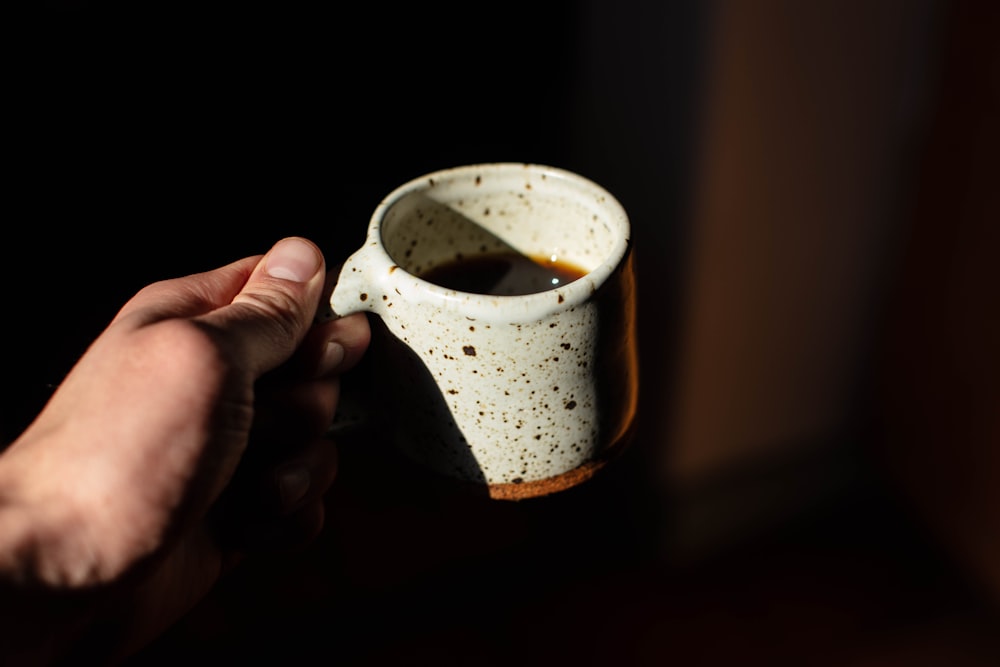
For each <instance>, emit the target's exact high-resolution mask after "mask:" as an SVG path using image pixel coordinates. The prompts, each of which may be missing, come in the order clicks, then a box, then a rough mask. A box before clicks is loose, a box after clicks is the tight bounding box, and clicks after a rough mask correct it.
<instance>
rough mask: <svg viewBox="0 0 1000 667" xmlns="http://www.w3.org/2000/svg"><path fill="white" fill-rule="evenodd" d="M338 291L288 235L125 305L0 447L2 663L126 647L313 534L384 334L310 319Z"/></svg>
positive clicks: (110, 657)
mask: <svg viewBox="0 0 1000 667" xmlns="http://www.w3.org/2000/svg"><path fill="white" fill-rule="evenodd" d="M330 287H331V285H330V284H329V278H328V276H327V274H326V266H325V261H324V259H323V255H322V253H321V252H320V250H319V249H318V248H317V247H316V246H315V245H314V244H313V243H311V242H310V241H308V240H306V239H301V238H290V239H285V240H283V241H281V242H279V243H278V244H276V245H275V247H274V248H272V249H271V251H270V252H269V253H268V254H267V255H264V256H255V257H248V258H245V259H242V260H240V261H237V262H234V263H232V264H230V265H228V266H224V267H221V268H218V269H216V270H213V271H208V272H205V273H201V274H196V275H190V276H186V277H183V278H178V279H174V280H168V281H163V282H159V283H155V284H152V285H149V286H147V287H145V288H144V289H142V290H141V291H140V292H139V293H138V294H136V295H135V296H134V297H133V298H132V299H131V300H129V301H128V303H126V304H125V306H124V307H123V308H122V309H121V310H120V312H119V313H118V314H117V316H116V317H115V318H114V320H113V321H112V322H111V323H110V325H109V326H108V327H107V329H105V331H104V332H102V334H101V335H100V336H99V337H98V338H97V339H96V340H95V341H94V342H93V344H92V345H91V347H90V348H89V349H88V350H87V352H86V353H85V354H84V355H83V357H82V358H81V359H80V360H79V362H78V363H77V364H76V366H75V367H74V368H73V369H72V370H71V372H70V373H69V374H68V375H67V377H66V378H65V380H64V382H63V383H62V384H61V385H60V386H59V387H58V389H57V390H56V391H55V393H54V394H53V396H52V397H51V399H50V401H49V402H48V403H47V405H46V406H45V407H44V409H43V410H42V412H41V413H40V414H39V415H38V417H37V418H36V419H35V421H34V422H33V423H32V424H31V425H30V426H29V427H28V429H27V430H26V431H25V432H24V433H23V434H22V435H21V436H20V437H19V438H18V439H17V440H16V441H15V442H14V443H13V444H12V445H11V446H10V447H8V448H7V449H6V450H5V451H4V452H3V453H2V454H0V622H2V624H3V627H4V628H5V633H3V636H0V663H2V664H43V663H49V662H52V661H57V660H63V659H67V658H80V657H86V658H89V659H97V660H101V661H103V662H116V661H120V660H122V659H124V658H125V657H127V656H128V655H130V654H132V653H134V652H135V651H137V650H138V649H139V648H141V647H142V646H144V645H146V644H147V643H148V642H149V641H151V640H152V639H153V638H155V637H156V636H158V635H159V634H160V633H162V632H163V631H164V630H165V629H166V628H168V627H169V626H170V625H172V624H173V623H174V622H175V621H176V620H177V619H178V618H180V617H181V616H182V615H183V614H184V613H185V612H187V611H188V610H190V609H191V608H192V607H193V606H194V605H195V604H197V602H198V601H199V600H201V599H202V598H203V597H204V596H205V595H206V594H207V593H208V592H209V590H210V589H211V588H212V587H213V586H214V585H215V584H216V583H217V582H218V580H219V578H220V577H222V576H224V574H225V573H226V572H227V571H228V570H229V569H230V568H232V567H234V566H235V565H237V564H238V563H239V562H240V561H241V560H242V559H243V558H245V557H247V556H248V555H252V554H253V553H254V552H255V551H260V550H273V549H287V548H296V547H300V546H302V545H304V544H307V543H308V542H309V541H311V540H312V539H313V538H314V537H316V535H317V534H318V533H319V531H320V530H321V529H322V526H323V520H324V516H323V502H322V498H323V495H324V493H325V492H326V491H327V489H328V488H329V486H330V485H331V484H332V483H333V481H334V478H335V476H336V472H337V450H336V447H335V446H334V443H332V442H331V441H330V440H329V439H327V438H326V437H324V435H325V432H326V430H327V427H328V425H329V424H330V422H331V420H332V418H333V415H334V412H335V410H336V406H337V401H338V398H339V389H340V385H339V379H338V378H339V376H340V375H341V374H342V373H344V372H345V371H347V370H349V369H350V368H352V367H353V366H354V365H355V364H356V363H357V362H358V361H359V360H360V358H361V356H362V355H363V354H364V352H365V350H366V348H367V346H368V342H369V336H370V332H369V329H368V323H367V320H366V319H365V318H364V316H363V315H356V316H351V317H346V318H342V319H339V320H333V321H328V322H322V323H317V322H316V321H315V316H316V312H317V307H318V306H319V304H320V303H321V302H322V300H323V299H324V298H328V295H329V289H330Z"/></svg>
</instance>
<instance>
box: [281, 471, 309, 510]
mask: <svg viewBox="0 0 1000 667" xmlns="http://www.w3.org/2000/svg"><path fill="white" fill-rule="evenodd" d="M277 479H278V493H279V495H280V497H281V506H282V508H283V509H289V508H291V507H292V506H294V505H295V503H297V502H299V501H300V500H302V499H303V498H305V495H306V493H308V491H309V484H310V476H309V469H308V468H307V467H306V466H304V465H302V464H301V463H290V464H288V465H286V466H285V467H284V468H282V469H281V470H280V471H279V472H278V474H277Z"/></svg>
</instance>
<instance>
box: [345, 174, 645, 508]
mask: <svg viewBox="0 0 1000 667" xmlns="http://www.w3.org/2000/svg"><path fill="white" fill-rule="evenodd" d="M629 232H630V227H629V220H628V216H627V215H626V212H625V210H624V209H623V208H622V206H621V204H620V203H619V202H618V201H617V200H616V199H615V198H614V197H613V196H612V195H611V194H610V193H608V192H607V191H606V190H604V189H603V188H602V187H600V186H599V185H597V184H595V183H593V182H592V181H590V180H588V179H586V178H584V177H582V176H580V175H578V174H575V173H572V172H569V171H566V170H562V169H557V168H553V167H547V166H541V165H534V164H521V163H493V164H480V165H469V166H461V167H456V168H451V169H445V170H442V171H438V172H435V173H432V174H428V175H425V176H422V177H419V178H416V179H414V180H412V181H410V182H408V183H406V184H404V185H402V186H400V187H398V188H397V189H396V190H394V191H393V192H392V193H390V194H389V195H388V196H387V197H386V198H385V199H384V200H383V201H382V202H381V203H380V204H379V205H378V207H377V208H376V209H375V211H374V213H373V215H372V218H371V222H370V225H369V228H368V233H367V238H366V241H365V244H364V245H363V246H362V247H361V248H360V249H358V250H357V251H356V252H355V253H354V254H352V255H351V256H350V257H349V258H348V259H347V261H346V262H345V263H344V265H343V267H342V269H341V271H340V273H339V276H338V277H337V282H336V285H335V286H334V289H333V292H332V295H331V298H330V307H331V309H332V313H331V315H332V316H343V315H348V314H350V313H355V312H359V311H365V312H369V313H372V314H374V315H376V316H377V317H373V318H371V321H372V323H373V339H372V344H371V347H370V349H369V351H368V354H369V355H370V356H371V357H372V360H373V368H374V370H373V373H374V374H375V377H374V378H373V384H374V386H375V388H376V391H375V396H376V397H377V398H376V403H377V405H375V406H374V407H375V415H376V417H375V419H376V422H375V423H376V425H377V427H379V428H386V429H390V430H391V431H392V440H393V442H394V443H395V445H396V446H397V447H398V448H399V449H400V451H402V452H403V453H404V454H405V455H406V456H407V457H408V458H409V459H412V460H413V461H415V462H417V463H419V464H421V465H423V466H425V467H427V468H428V469H430V470H432V471H436V472H437V473H440V474H441V475H443V476H445V477H446V478H450V479H452V480H458V481H462V482H467V483H469V484H471V485H473V486H474V487H478V488H479V489H481V490H483V491H484V492H486V493H488V494H489V495H490V496H491V497H493V498H501V499H510V500H519V499H523V498H529V497H534V496H541V495H546V494H549V493H552V492H554V491H559V490H561V489H565V488H569V487H571V486H574V485H576V484H579V483H580V482H582V481H584V480H587V479H589V478H590V477H592V476H593V474H594V473H595V472H597V471H598V470H599V469H601V468H602V467H603V466H604V465H605V464H606V463H607V462H608V461H610V460H612V459H613V458H614V457H615V456H616V455H617V454H619V453H620V452H621V450H622V449H623V448H624V447H625V446H626V445H627V444H628V441H629V439H630V436H631V433H632V427H633V424H634V421H635V415H636V405H637V394H638V357H637V355H638V352H637V342H636V330H635V274H634V268H633V253H632V248H631V241H630V233H629ZM510 252H515V253H519V254H521V255H523V256H527V257H532V258H540V259H541V261H540V264H541V265H545V264H548V263H556V264H568V265H572V266H575V267H577V268H578V269H580V270H581V273H582V276H581V277H579V278H576V279H574V280H572V281H571V282H565V280H564V281H563V282H560V283H558V284H548V285H544V286H533V287H532V288H531V289H532V290H535V289H540V290H541V291H532V292H531V293H526V294H520V293H511V294H508V293H507V292H511V290H513V288H511V287H509V286H508V287H504V286H503V281H500V282H501V286H499V287H497V286H496V285H493V286H492V287H493V290H492V291H494V292H500V293H499V294H498V293H483V292H487V291H490V288H491V286H489V285H487V286H482V287H474V288H473V287H464V288H462V289H456V288H454V287H451V288H449V287H446V286H442V285H441V284H437V283H436V282H432V281H431V276H430V275H429V274H428V272H429V271H432V270H440V269H441V268H442V266H444V265H449V264H450V265H452V267H453V268H454V269H455V270H454V271H453V272H452V273H453V274H454V275H457V276H458V277H459V278H464V279H467V278H469V276H480V273H481V272H480V270H481V269H483V268H484V267H486V268H490V267H491V266H492V267H495V265H496V262H492V263H491V262H490V261H488V260H489V258H496V257H498V256H499V255H500V254H503V253H510ZM456 267H457V268H456ZM456 272H457V273H456ZM466 274H468V275H466ZM498 275H499V273H498V274H490V276H492V277H495V276H498ZM545 275H546V280H548V274H545ZM480 277H481V276H480ZM434 280H437V279H434ZM465 290H470V291H465ZM504 290H506V291H504Z"/></svg>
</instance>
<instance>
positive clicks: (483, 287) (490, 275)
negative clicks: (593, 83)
mask: <svg viewBox="0 0 1000 667" xmlns="http://www.w3.org/2000/svg"><path fill="white" fill-rule="evenodd" d="M586 273H587V272H586V271H584V270H583V269H581V268H580V267H578V266H574V265H573V264H570V263H568V262H564V261H561V260H558V259H555V260H553V259H549V258H541V257H529V256H527V255H522V254H520V253H518V252H506V251H505V252H495V253H487V254H483V255H475V256H472V257H463V258H460V259H455V260H451V261H449V262H446V263H444V264H439V265H437V266H435V267H433V268H431V269H429V270H427V271H425V272H423V273H421V274H420V278H422V279H424V280H426V281H427V282H431V283H434V284H435V285H439V286H441V287H445V288H448V289H453V290H458V291H460V292H469V293H472V294H492V295H494V296H520V295H523V294H535V293H536V292H544V291H546V290H550V289H555V288H557V287H562V286H563V285H567V284H569V283H571V282H573V281H574V280H576V279H578V278H582V277H583V276H584V275H586Z"/></svg>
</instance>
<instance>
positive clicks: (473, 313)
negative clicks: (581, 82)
mask: <svg viewBox="0 0 1000 667" xmlns="http://www.w3.org/2000/svg"><path fill="white" fill-rule="evenodd" d="M515 170H522V171H524V172H526V173H529V174H531V175H535V176H543V175H544V177H546V178H551V177H555V178H557V179H559V180H562V181H564V182H568V183H571V184H574V185H575V186H577V187H581V188H582V189H585V190H590V191H592V192H593V193H594V194H595V195H596V196H597V197H598V199H599V204H600V207H601V208H602V209H604V210H605V211H607V213H608V216H607V219H608V221H609V222H610V223H611V224H612V225H614V226H615V227H616V228H617V231H618V232H619V233H618V234H616V235H615V238H614V240H613V243H612V247H611V249H610V251H609V252H608V253H607V254H606V255H605V256H604V257H603V258H602V260H601V261H600V263H599V264H598V265H597V266H595V267H594V268H593V269H591V270H589V271H588V272H587V273H585V274H584V275H583V276H581V277H580V278H578V279H576V280H574V281H572V282H569V283H566V284H565V285H561V286H559V287H555V288H553V289H549V290H544V291H541V292H533V293H530V294H518V295H493V294H483V293H477V292H463V291H460V290H455V289H450V288H447V287H442V286H440V285H437V284H435V283H432V282H430V281H428V280H425V279H423V278H421V277H419V276H417V275H416V274H413V273H410V272H409V271H407V270H406V269H404V268H403V267H402V266H399V264H397V263H396V261H395V260H394V259H393V258H392V256H391V255H390V254H389V252H388V250H386V248H385V245H384V243H383V241H382V238H381V228H382V222H383V221H384V219H385V216H386V213H387V212H388V211H389V210H390V209H391V208H392V207H393V205H395V204H396V203H397V202H399V201H400V200H402V199H403V198H404V197H406V196H407V195H409V194H412V193H415V192H420V191H426V190H429V189H431V188H433V187H434V186H435V185H438V184H440V182H447V181H449V180H453V179H455V178H458V177H461V176H465V175H467V174H469V173H470V172H477V171H479V172H494V173H499V172H514V171H515ZM435 181H437V183H436V182H435ZM366 244H367V245H369V246H370V247H372V246H374V247H375V248H376V249H377V250H378V259H379V260H380V261H379V263H380V264H382V265H383V266H382V267H381V268H382V269H383V270H382V271H379V272H378V273H380V274H381V275H383V276H386V275H390V274H393V273H397V272H401V273H402V274H403V275H404V276H406V277H407V278H408V279H410V280H412V284H413V287H414V288H415V289H413V290H407V291H408V292H412V293H408V294H407V295H406V298H407V299H408V300H410V301H413V300H419V301H420V302H422V303H425V304H427V305H434V306H436V307H440V308H445V309H447V310H455V311H458V310H461V311H462V312H464V313H466V314H467V315H469V316H470V317H475V318H477V319H480V318H482V319H496V318H497V314H498V309H497V308H496V306H497V305H501V304H502V305H503V306H504V307H505V308H504V309H500V310H502V311H503V317H502V319H504V320H505V321H508V320H511V318H512V316H514V317H515V319H520V318H516V315H514V314H515V313H517V312H519V313H521V314H522V315H523V316H524V317H525V319H531V320H534V319H538V318H539V317H544V316H545V315H546V314H548V313H553V312H558V311H561V310H566V309H567V308H571V307H573V306H575V305H579V304H581V303H584V302H585V301H586V300H587V299H589V298H590V296H591V295H592V294H593V293H594V292H596V291H597V290H598V289H599V288H600V287H601V285H603V284H604V283H605V282H606V281H607V280H608V278H609V277H610V276H611V275H612V274H613V272H614V271H615V270H616V268H617V267H618V266H620V265H621V264H622V262H623V261H624V259H625V258H626V256H627V255H628V253H629V251H630V249H631V245H632V240H631V224H630V221H629V218H628V214H627V212H626V211H625V208H624V207H623V206H622V204H621V202H620V201H619V200H618V199H617V198H616V197H615V196H614V195H613V194H612V193H611V192H610V191H608V190H607V189H606V188H605V187H603V186H602V185H600V184H598V183H597V182H595V181H593V180H591V179H589V178H587V177H586V176H583V175H581V174H579V173H576V172H573V171H569V170H567V169H563V168H560V167H554V166H551V165H545V164H539V163H532V162H483V163H475V164H466V165H460V166H454V167H447V168H444V169H438V170H436V171H432V172H428V173H426V174H423V175H421V176H417V177H416V178H412V179H410V180H409V181H407V182H405V183H403V184H401V185H399V186H397V187H396V188H395V189H393V190H392V191H391V192H390V193H389V194H387V195H386V196H385V197H383V199H382V200H381V201H380V202H379V204H378V206H376V208H375V210H374V211H373V212H372V215H371V218H370V221H369V228H368V233H367V240H366ZM394 279H395V280H399V276H396V277H395V278H394ZM553 295H556V296H557V298H556V299H553V298H552V296H553Z"/></svg>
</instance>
